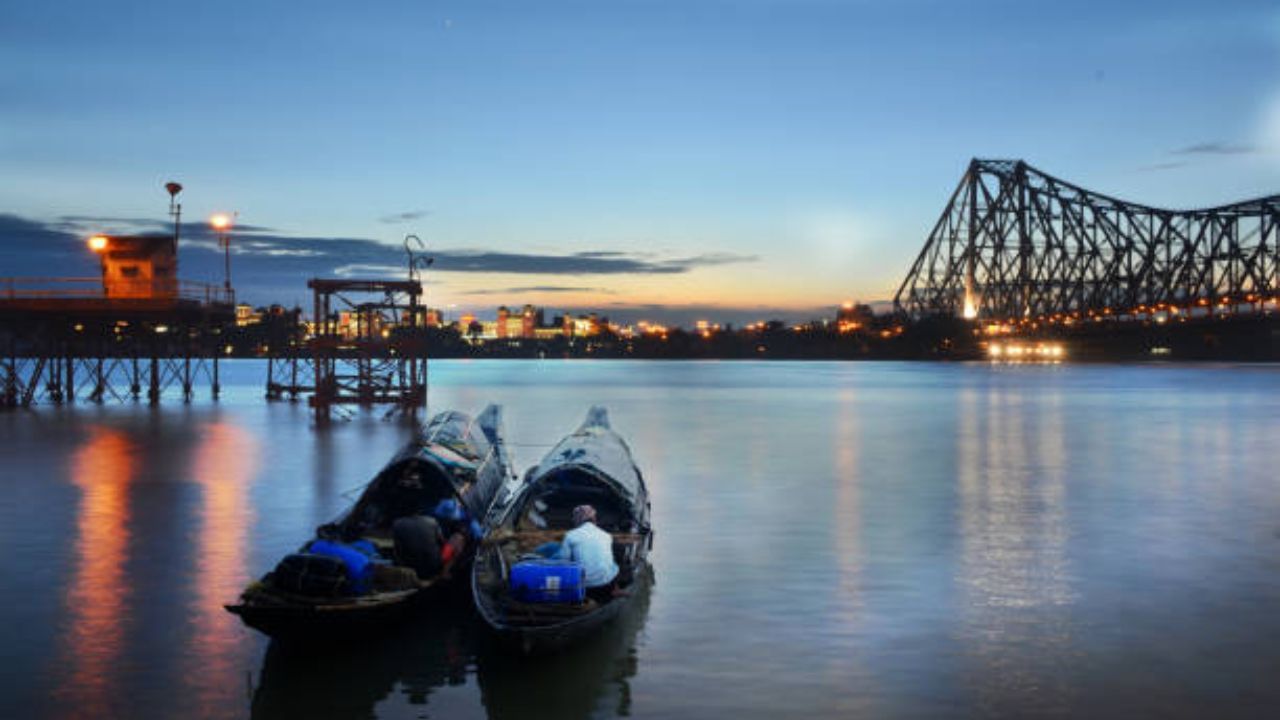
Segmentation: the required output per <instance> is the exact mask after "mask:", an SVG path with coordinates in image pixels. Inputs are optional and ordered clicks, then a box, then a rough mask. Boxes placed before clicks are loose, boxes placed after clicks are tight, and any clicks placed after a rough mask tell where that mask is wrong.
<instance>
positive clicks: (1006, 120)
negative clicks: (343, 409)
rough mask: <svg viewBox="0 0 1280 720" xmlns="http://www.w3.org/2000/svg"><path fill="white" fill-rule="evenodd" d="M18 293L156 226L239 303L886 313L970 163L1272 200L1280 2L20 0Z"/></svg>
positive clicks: (13, 230)
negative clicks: (418, 258) (367, 299)
mask: <svg viewBox="0 0 1280 720" xmlns="http://www.w3.org/2000/svg"><path fill="white" fill-rule="evenodd" d="M0 16H2V17H3V20H2V21H0V168H3V172H0V276H9V275H50V274H58V275H70V274H80V275H90V274H92V273H93V272H94V271H95V265H94V258H92V257H91V256H90V255H89V254H88V253H87V252H86V251H85V250H84V238H85V237H87V236H88V235H89V234H92V233H95V232H107V233H111V232H132V231H138V230H160V229H163V227H164V223H165V222H166V209H167V202H168V199H167V196H166V195H165V193H164V191H163V189H162V185H163V183H164V182H166V181H168V180H177V181H179V182H181V183H182V184H183V185H184V186H185V187H186V189H185V190H184V192H183V194H182V196H181V200H182V203H183V208H184V219H185V220H187V221H189V225H187V226H184V232H183V238H184V240H183V245H182V248H183V249H182V256H181V263H182V275H183V276H184V277H187V278H189V279H193V280H203V281H210V282H221V280H222V262H221V256H220V255H218V253H217V247H216V244H215V243H214V242H213V239H212V238H211V237H210V236H209V233H208V231H207V229H206V228H205V227H204V224H203V223H204V220H205V219H206V218H207V217H208V216H209V215H211V214H212V213H214V212H218V211H226V212H235V213H238V216H237V223H238V225H237V227H236V229H235V231H234V234H233V241H232V242H233V247H234V249H235V254H234V255H233V257H232V263H233V268H232V279H233V282H234V283H235V285H236V287H237V291H238V293H239V297H241V298H242V299H245V300H248V301H249V302H252V303H257V304H265V303H270V302H282V303H285V304H294V303H299V304H302V305H303V306H304V307H305V306H306V304H307V303H306V300H307V291H306V288H305V284H306V279H307V278H308V277H312V276H346V277H360V276H363V277H371V276H385V275H392V276H403V273H404V272H405V270H404V264H405V256H404V252H403V249H402V242H403V238H404V237H405V235H407V234H410V233H412V234H416V235H418V236H419V237H421V238H422V239H423V240H424V241H425V243H426V245H427V248H428V251H429V253H430V254H432V255H434V256H435V258H436V262H435V264H434V265H433V266H432V268H431V270H430V271H429V273H428V275H427V277H428V283H429V285H428V297H429V302H430V303H431V304H432V305H434V306H439V307H443V308H447V309H448V311H449V312H451V313H457V314H460V313H462V312H465V311H479V312H480V313H481V314H482V315H483V314H489V315H492V313H493V309H494V308H496V307H497V306H498V305H500V304H519V305H522V304H524V303H526V302H528V303H533V304H535V305H540V306H546V307H547V308H549V309H563V310H569V311H583V310H600V311H603V312H605V313H606V314H610V315H611V316H613V317H616V318H619V319H623V320H638V319H654V320H666V321H677V322H688V321H690V320H692V319H694V318H699V317H708V318H711V319H717V320H723V321H730V322H745V321H749V320H752V319H761V318H764V317H780V318H784V319H806V318H807V317H812V316H815V315H817V314H819V313H828V314H829V312H830V308H832V307H834V306H835V305H838V304H839V303H841V302H843V301H846V300H860V301H886V300H890V299H891V298H892V297H893V294H894V291H895V290H896V288H897V285H898V284H899V283H900V282H901V281H902V278H903V277H904V276H905V275H906V272H907V270H908V268H909V265H910V263H911V261H912V260H913V259H914V257H915V255H916V254H917V253H918V252H919V251H920V249H921V247H922V246H923V244H924V241H925V239H926V237H927V235H928V232H929V230H930V228H931V227H932V225H933V223H934V222H935V221H936V220H937V217H938V215H939V213H940V212H941V211H942V209H943V206H944V205H945V203H946V200H947V198H948V196H949V194H950V192H951V190H952V189H953V188H954V187H955V185H956V184H957V183H958V182H959V181H960V178H961V175H962V173H963V172H964V169H965V167H966V165H967V163H968V161H969V159H970V158H972V157H991V158H1021V159H1024V160H1026V161H1027V162H1029V163H1031V164H1032V165H1034V166H1036V167H1037V168H1039V169H1041V170H1043V171H1046V172H1048V173H1050V174H1053V175H1056V176H1058V177H1061V178H1064V179H1066V180H1069V181H1072V182H1075V183H1077V184H1080V185H1083V186H1085V187H1088V188H1091V189H1094V190H1097V191H1100V192H1105V193H1108V194H1111V195H1115V196H1118V197H1122V198H1125V199H1130V200H1134V201H1138V202H1142V203H1145V204H1149V205H1155V206H1163V207H1171V208H1194V207H1204V206H1211V205H1217V204H1222V203H1226V202H1231V201H1234V200H1240V199H1244V198H1249V197H1255V196H1259V195H1268V194H1272V193H1275V192H1278V191H1280V6H1277V5H1276V4H1275V3H1274V2H1213V3H1209V2H1180V1H1178V0H1170V1H1168V2H1161V3H1158V4H1152V3H1139V2H1097V3H1091V2H1073V3H1062V2H1036V1H1034V0H1021V1H1019V2H1003V1H1001V2H979V1H975V2H962V3H958V2H954V1H952V2H945V1H938V2H935V1H932V0H896V1H894V2H885V1H883V0H878V1H867V2H862V1H860V0H846V1H844V2H836V1H834V0H737V1H736V2H728V1H720V0H679V1H673V2H667V1H665V0H644V1H627V0H614V1H610V2H603V1H601V0H591V1H584V2H561V1H558V0H516V1H512V2H486V1H484V0H469V1H466V2H462V1H451V2H421V1H420V2H403V3H401V2H390V1H386V2H374V3H352V2H342V3H328V2H309V3H304V4H297V5H294V4H285V3H268V2H261V1H260V0H258V1H255V2H233V1H224V2H217V3H186V4H182V3H137V2H128V1H117V2H110V3H103V2H57V1H49V2H39V3H37V2H17V1H16V0H11V1H10V2H7V3H6V4H5V9H4V11H3V13H0Z"/></svg>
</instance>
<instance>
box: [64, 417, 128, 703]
mask: <svg viewBox="0 0 1280 720" xmlns="http://www.w3.org/2000/svg"><path fill="white" fill-rule="evenodd" d="M137 455H138V451H137V448H136V447H134V446H133V445H132V444H131V442H130V439H129V438H128V436H126V435H125V434H124V433H122V432H119V431H116V430H112V429H109V428H101V427H99V428H94V429H93V430H92V431H91V433H90V435H89V437H88V438H87V440H86V442H85V443H84V445H83V446H82V448H81V449H80V450H79V452H77V453H76V454H75V460H74V463H73V465H72V482H74V483H75V484H76V486H77V487H78V488H79V489H80V492H81V500H80V507H79V511H78V513H77V517H78V520H77V522H76V536H75V541H74V543H75V544H74V548H75V549H74V550H73V553H74V556H75V570H74V571H73V573H74V574H73V576H72V580H71V583H70V585H69V586H68V588H67V591H66V596H65V605H66V613H67V632H66V634H65V635H64V637H63V639H62V646H63V647H62V653H61V655H62V660H61V662H62V663H64V664H65V666H66V667H67V678H66V682H65V684H62V685H60V686H58V687H57V688H56V693H57V696H58V699H59V700H60V701H61V702H62V703H64V704H65V705H66V706H67V707H69V708H102V709H104V710H105V711H106V712H107V713H108V714H118V713H119V711H120V709H121V705H120V701H121V698H120V697H119V689H118V688H116V687H114V686H113V685H112V683H111V672H112V670H113V669H114V665H115V663H116V662H117V661H118V660H119V658H120V654H121V651H122V649H123V645H124V640H125V627H124V624H125V623H126V622H128V621H129V620H130V618H131V613H129V611H128V603H129V600H130V596H131V595H132V592H133V589H132V588H131V587H130V586H129V583H128V582H127V578H126V577H125V563H126V561H127V559H128V553H129V541H130V537H131V528H130V510H129V498H128V490H129V484H130V482H131V481H133V479H134V474H135V473H136V471H137V467H136V462H137V461H136V458H137Z"/></svg>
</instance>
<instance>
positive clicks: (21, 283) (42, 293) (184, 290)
mask: <svg viewBox="0 0 1280 720" xmlns="http://www.w3.org/2000/svg"><path fill="white" fill-rule="evenodd" d="M3 300H131V301H134V300H149V301H160V302H164V301H177V300H181V301H187V302H197V303H201V304H204V305H234V304H235V291H234V290H231V289H228V288H225V287H223V286H221V285H214V284H212V283H202V282H195V281H192V280H178V281H169V282H164V281H161V282H154V281H151V280H138V281H134V282H130V281H124V282H122V281H119V280H113V281H112V282H111V283H110V285H104V284H103V282H102V278H101V277H7V278H0V301H3Z"/></svg>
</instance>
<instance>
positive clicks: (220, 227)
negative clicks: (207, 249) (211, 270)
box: [209, 213, 234, 301]
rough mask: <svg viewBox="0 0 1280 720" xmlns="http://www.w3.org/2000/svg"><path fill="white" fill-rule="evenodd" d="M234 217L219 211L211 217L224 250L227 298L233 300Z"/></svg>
mask: <svg viewBox="0 0 1280 720" xmlns="http://www.w3.org/2000/svg"><path fill="white" fill-rule="evenodd" d="M233 224H234V218H233V217H232V216H230V215H227V214H226V213H218V214H216V215H214V216H213V217H211V218H209V225H210V227H212V228H213V231H214V232H215V233H217V236H218V246H219V247H221V248H222V252H223V262H224V266H223V275H222V278H223V279H222V287H223V289H224V290H226V291H227V300H228V301H230V300H231V234H230V232H231V226H232V225H233Z"/></svg>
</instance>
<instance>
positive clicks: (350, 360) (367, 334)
mask: <svg viewBox="0 0 1280 720" xmlns="http://www.w3.org/2000/svg"><path fill="white" fill-rule="evenodd" d="M307 287H308V288H310V289H311V290H312V292H313V309H314V310H313V315H312V317H313V318H315V320H314V326H313V328H312V331H311V334H310V337H309V338H308V340H307V343H306V347H305V351H304V352H292V353H290V354H288V355H286V356H285V357H282V358H273V359H272V361H271V363H270V365H269V368H268V377H267V397H268V398H271V399H280V398H282V397H284V396H285V395H288V396H290V397H291V398H296V397H297V396H298V395H299V394H300V393H307V392H309V393H311V396H310V398H309V402H310V404H311V406H312V407H313V408H315V412H316V419H317V420H320V421H324V420H328V419H329V418H330V416H331V410H332V409H333V406H335V405H347V404H350V405H360V406H372V405H379V404H386V405H393V406H395V407H394V408H393V409H395V410H400V411H403V412H405V413H408V414H410V415H412V414H415V413H416V412H417V410H418V409H419V408H421V407H423V406H424V405H425V403H426V398H427V352H426V335H425V308H424V307H423V306H422V305H421V304H420V302H419V296H420V295H421V294H422V284H421V283H420V282H419V281H417V280H331V279H320V278H316V279H312V280H310V281H308V282H307Z"/></svg>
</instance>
